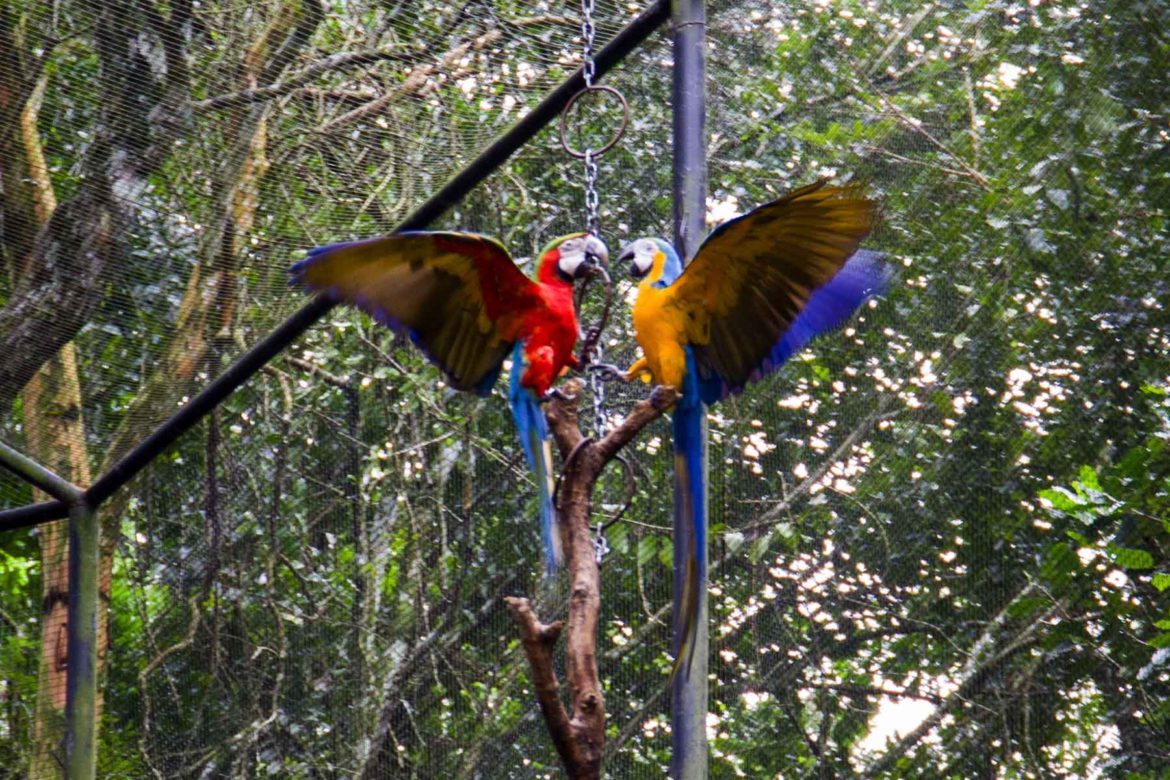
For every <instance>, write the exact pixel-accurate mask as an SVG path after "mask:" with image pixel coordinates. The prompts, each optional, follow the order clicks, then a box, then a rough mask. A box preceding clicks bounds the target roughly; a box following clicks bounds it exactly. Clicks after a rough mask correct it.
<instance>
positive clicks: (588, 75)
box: [581, 0, 601, 236]
mask: <svg viewBox="0 0 1170 780" xmlns="http://www.w3.org/2000/svg"><path fill="white" fill-rule="evenodd" d="M594 2H595V0H581V38H582V40H583V41H584V47H585V50H584V52H583V55H582V59H583V62H582V65H581V72H582V75H584V77H585V89H587V90H588V89H590V88H592V87H593V80H594V78H595V77H596V76H597V64H596V63H595V62H594V61H593V43H594V40H593V39H594V35H595V33H596V32H597V29H596V27H595V26H594V24H593V13H594V10H595V7H594ZM584 156H585V212H586V214H587V215H588V216H587V220H588V230H589V232H590V233H592V234H593V235H595V236H596V235H599V234H600V231H601V198H600V197H599V196H598V194H597V155H595V154H594V153H593V151H592V150H591V149H589V148H588V147H587V148H586V149H585V155H584Z"/></svg>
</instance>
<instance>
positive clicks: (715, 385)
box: [700, 249, 893, 404]
mask: <svg viewBox="0 0 1170 780" xmlns="http://www.w3.org/2000/svg"><path fill="white" fill-rule="evenodd" d="M883 258H884V255H883V254H882V253H880V252H871V251H869V250H868V249H861V250H858V251H857V252H854V253H853V255H851V256H850V258H849V259H848V260H847V261H845V265H844V266H842V267H841V270H840V271H838V272H837V274H836V275H835V276H834V277H833V278H832V279H830V280H829V282H828V283H827V284H825V285H823V286H821V287H818V288H817V289H816V290H814V291H813V293H812V295H810V296H809V298H808V302H807V303H806V304H805V307H804V308H803V309H802V310H801V311H800V313H799V314H798V315H796V318H795V319H794V320H793V321H792V324H791V325H789V326H788V329H787V330H785V331H784V333H782V334H781V335H780V338H779V339H778V340H777V342H776V344H775V346H773V347H772V351H771V352H770V353H769V354H768V356H767V357H766V358H764V360H762V361H761V362H760V365H759V367H758V368H757V369H756V371H755V372H754V373H753V375H752V380H753V381H756V380H759V379H761V378H763V377H764V376H767V375H768V374H770V373H772V372H773V371H775V370H776V369H778V368H780V366H782V365H783V364H784V363H785V361H787V360H788V358H790V357H792V356H793V355H795V354H796V353H797V352H799V351H800V350H802V349H804V347H805V345H807V344H808V343H809V342H810V341H812V340H813V339H814V338H816V337H817V336H819V335H821V334H822V333H827V332H829V331H831V330H833V329H835V328H839V327H841V325H843V324H844V323H845V321H846V320H848V319H849V317H850V316H852V315H853V312H854V311H856V310H857V308H858V307H859V306H861V304H863V303H865V302H866V301H867V300H869V299H870V298H871V297H873V296H875V295H881V294H883V293H884V292H885V291H886V290H887V289H888V288H889V286H890V280H891V279H892V278H893V272H892V269H891V268H890V266H889V264H888V263H886V262H885V261H884V259H883ZM741 390H743V387H736V386H732V385H729V384H728V383H727V382H725V381H724V380H723V379H722V378H721V377H719V376H718V375H714V374H712V375H709V376H706V377H703V378H702V379H701V380H700V394H701V396H702V398H703V402H704V403H708V404H712V403H715V402H716V401H719V400H721V399H723V398H726V397H727V396H728V395H733V394H736V393H739V392H740V391H741Z"/></svg>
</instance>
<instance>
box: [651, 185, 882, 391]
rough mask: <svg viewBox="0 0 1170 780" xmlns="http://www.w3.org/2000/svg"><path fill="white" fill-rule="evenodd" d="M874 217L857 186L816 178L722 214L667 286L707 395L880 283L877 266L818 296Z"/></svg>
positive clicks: (781, 353)
mask: <svg viewBox="0 0 1170 780" xmlns="http://www.w3.org/2000/svg"><path fill="white" fill-rule="evenodd" d="M874 217H875V206H874V204H873V202H872V201H870V200H868V199H866V198H865V197H864V196H863V194H862V192H861V189H860V188H859V187H857V186H856V185H849V186H844V187H837V186H828V185H826V184H825V183H824V182H818V183H816V184H812V185H809V186H807V187H803V188H801V189H799V190H796V191H794V192H791V193H789V194H787V195H785V196H784V197H782V198H778V199H777V200H774V201H772V202H771V203H767V204H764V205H763V206H760V207H758V208H756V209H753V210H752V211H750V212H748V213H747V214H744V215H743V216H740V217H736V218H735V219H732V220H729V221H728V222H725V223H723V224H722V225H720V226H719V227H718V228H716V229H715V230H714V231H713V232H712V233H711V235H710V236H708V237H707V240H706V241H704V242H703V244H702V246H700V247H699V251H698V253H697V254H696V256H695V259H694V260H693V261H692V262H691V263H690V264H689V265H688V266H687V268H686V270H685V271H684V272H683V273H682V275H681V276H679V278H678V280H677V281H676V282H675V283H674V284H673V285H671V286H670V288H669V289H670V291H671V293H672V300H671V303H672V304H673V305H675V306H678V307H679V308H680V309H682V310H683V311H685V312H686V313H687V317H688V320H687V340H688V341H689V342H690V344H691V345H692V346H693V348H694V354H695V364H696V366H697V368H698V372H699V379H700V386H701V387H700V391H701V394H702V398H703V401H704V402H705V403H713V402H714V401H717V400H719V399H720V398H724V397H726V396H727V395H729V394H732V393H738V392H740V391H741V390H743V387H744V385H745V384H747V383H748V382H749V381H755V380H757V379H759V378H761V377H762V376H764V375H766V374H768V373H770V372H771V371H773V370H775V369H776V368H778V367H779V365H780V364H781V363H782V362H783V361H784V359H785V358H787V357H788V355H789V354H791V353H792V352H793V351H795V350H796V349H799V346H797V345H801V346H802V345H803V344H804V343H805V342H807V341H808V339H809V338H811V337H812V336H814V335H816V334H817V333H821V332H823V331H824V330H828V329H830V328H832V327H836V326H837V325H839V324H840V323H841V322H842V321H844V319H845V318H847V317H848V316H849V314H851V313H852V312H853V310H854V309H855V308H856V307H857V306H858V305H860V304H861V302H862V301H864V300H865V297H867V296H868V295H870V294H872V293H873V292H876V291H877V289H878V288H879V287H880V286H881V285H882V283H883V279H885V278H886V277H885V276H884V275H883V274H884V272H882V273H881V274H879V275H878V276H876V277H874V278H873V279H872V280H868V279H867V280H863V281H862V283H861V284H860V286H858V285H857V284H854V283H852V282H851V283H850V284H848V285H842V286H841V287H840V288H838V289H837V290H835V291H834V292H833V293H832V294H829V295H826V296H822V297H820V298H818V297H816V296H815V293H816V292H817V291H818V289H821V288H825V287H826V286H828V285H830V284H831V283H832V282H833V280H834V278H835V277H836V276H837V275H838V272H839V271H841V269H842V267H843V266H844V265H845V264H846V261H847V260H849V258H850V257H851V256H852V255H853V254H854V252H855V251H856V250H857V247H858V245H859V244H860V243H861V241H862V239H864V238H865V237H866V235H868V234H869V231H870V229H871V228H872V226H873V223H874ZM868 254H872V253H868ZM863 265H866V264H863ZM880 267H881V264H880V263H876V264H875V268H874V269H872V270H875V271H877V270H880ZM858 270H859V271H860V272H862V273H864V272H865V271H866V270H870V269H869V266H868V265H866V267H865V268H861V267H859V269H858ZM871 282H872V284H871ZM855 288H856V289H855ZM802 315H803V317H802ZM790 332H791V334H792V335H791V336H789V335H788V334H789V333H790Z"/></svg>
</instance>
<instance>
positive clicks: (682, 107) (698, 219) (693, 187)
mask: <svg viewBox="0 0 1170 780" xmlns="http://www.w3.org/2000/svg"><path fill="white" fill-rule="evenodd" d="M672 22H673V24H672V26H673V32H674V244H675V247H676V248H677V249H678V253H679V255H680V256H681V257H682V258H683V259H684V261H685V262H690V260H691V258H692V257H694V255H695V252H696V251H697V250H698V248H699V244H700V242H701V241H702V239H703V234H704V232H705V227H706V205H707V134H706V102H705V93H704V88H705V63H704V47H705V45H706V41H705V38H706V29H707V27H706V25H707V17H706V11H705V9H704V7H703V0H674V3H673V5H672ZM703 417H704V418H705V417H706V415H703ZM701 437H702V442H703V446H702V458H703V478H702V479H701V480H699V481H698V482H699V484H698V485H691V484H689V480H688V479H687V478H686V475H685V474H682V473H679V469H678V467H677V466H676V469H675V496H676V497H677V496H680V494H681V491H691V490H698V491H699V492H700V493H701V495H698V496H695V497H694V499H695V506H693V507H692V509H693V512H694V514H693V515H692V514H690V513H689V512H687V511H685V510H684V508H683V506H684V502H683V501H680V500H678V499H677V498H676V500H675V514H674V606H675V609H674V614H675V620H674V631H673V634H674V652H675V656H676V657H678V653H679V652H680V650H681V649H682V647H683V640H684V636H683V634H684V631H685V626H684V625H683V622H682V620H681V619H680V616H681V615H682V613H683V611H684V610H683V609H682V608H681V607H682V602H683V595H684V593H685V592H686V574H687V572H686V568H687V567H686V560H687V555H688V551H689V550H691V549H694V550H696V554H697V555H698V556H699V559H700V561H701V562H702V565H701V567H700V571H702V572H705V571H706V569H707V566H706V562H707V548H706V546H703V547H700V546H699V545H698V544H697V540H696V534H695V528H694V522H695V521H696V520H697V521H698V522H702V523H705V522H706V520H707V426H706V422H705V421H704V423H703V428H702V433H701ZM676 463H677V459H676ZM680 480H681V482H680ZM698 597H699V604H698V610H697V612H698V614H697V616H696V618H695V619H696V620H697V621H698V629H697V631H696V633H695V637H694V648H693V652H692V654H691V656H690V668H689V674H676V675H674V680H673V682H672V685H671V691H670V730H671V747H672V750H671V760H670V769H671V771H670V776H671V778H673V780H705V778H706V777H707V580H706V576H705V575H704V576H703V577H702V578H701V580H700V582H699V594H698Z"/></svg>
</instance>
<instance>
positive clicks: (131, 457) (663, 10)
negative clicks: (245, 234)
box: [0, 0, 670, 530]
mask: <svg viewBox="0 0 1170 780" xmlns="http://www.w3.org/2000/svg"><path fill="white" fill-rule="evenodd" d="M669 17H670V0H656V1H655V2H654V3H653V4H652V5H650V6H649V7H648V8H647V9H646V10H645V11H643V12H642V13H641V14H640V15H639V16H638V17H636V18H635V19H634V20H633V21H632V22H630V23H629V24H628V25H626V27H625V28H624V29H622V31H621V32H619V33H618V34H617V35H615V36H614V37H613V39H612V40H610V42H609V43H607V44H606V45H605V47H604V48H603V49H602V50H601V51H599V52H598V53H597V57H596V58H595V60H594V63H595V66H596V69H597V75H598V76H601V75H603V74H605V73H606V72H607V71H609V70H611V69H612V68H613V67H614V66H615V65H617V64H618V63H619V62H621V61H622V60H623V59H624V58H625V57H626V55H628V54H629V53H630V52H632V51H633V50H634V49H635V48H637V47H638V46H639V45H640V44H641V43H642V42H643V41H645V40H646V39H647V38H649V37H650V35H652V34H653V33H654V31H655V30H657V29H658V27H660V26H661V25H662V23H663V22H665V21H666V20H667V19H668V18H669ZM584 86H585V77H584V74H583V72H582V71H581V70H578V71H577V72H576V73H574V74H573V75H572V76H570V77H569V78H568V79H566V80H565V81H564V82H562V83H561V85H560V86H558V87H556V88H555V89H554V90H553V91H552V92H550V93H549V94H548V95H546V96H545V97H544V99H543V100H541V102H540V103H539V104H538V105H537V106H536V107H535V108H533V109H532V111H531V112H529V113H528V114H526V115H525V116H524V117H523V118H522V119H520V120H519V121H518V122H517V123H516V124H514V125H513V126H512V127H511V128H509V129H508V130H507V131H506V132H505V133H504V134H503V135H501V136H500V137H499V138H497V139H496V140H495V141H493V142H492V143H491V144H490V145H489V146H488V147H487V148H486V149H484V150H483V152H481V153H480V155H479V156H478V157H476V158H475V159H474V160H472V161H471V162H470V163H469V164H468V165H467V167H465V168H464V169H463V170H462V171H460V172H459V173H458V174H456V175H455V176H454V177H452V178H451V179H450V180H449V181H448V182H447V183H446V184H445V185H444V186H443V187H442V189H440V190H439V191H438V192H437V193H435V194H434V195H433V196H432V197H431V198H430V199H429V200H428V201H426V202H425V203H423V204H422V205H421V206H419V207H418V209H416V210H415V211H414V213H412V214H411V215H410V216H409V217H407V218H406V219H405V220H404V221H403V222H402V224H400V225H399V226H398V227H397V228H396V230H418V229H421V228H425V227H426V226H427V225H429V224H430V223H431V222H433V221H434V220H435V219H436V218H437V217H439V216H440V215H441V214H442V213H443V212H444V211H446V210H447V209H449V208H450V207H451V206H453V205H455V204H456V203H458V202H459V201H460V200H461V199H462V198H463V197H464V196H465V195H466V194H467V193H468V192H469V191H470V190H471V189H472V188H474V187H475V186H476V185H477V184H479V183H480V182H482V181H483V180H484V179H486V178H487V177H488V176H490V175H491V174H492V173H493V172H495V171H496V170H497V169H498V168H499V167H500V166H501V165H502V164H503V163H504V162H505V161H507V159H508V158H509V157H511V156H512V155H513V154H514V153H515V152H516V151H517V150H518V149H520V148H521V147H522V146H523V145H524V144H525V143H527V142H528V141H529V140H531V139H532V137H533V136H535V135H536V134H537V133H538V132H540V130H541V129H543V128H544V127H545V126H546V125H547V124H548V123H549V122H551V121H552V120H553V119H555V118H556V117H557V115H558V114H559V113H560V112H561V110H562V109H563V108H564V107H565V104H567V103H568V102H569V99H570V98H572V96H573V95H574V94H576V93H577V92H578V91H580V90H581V88H582V87H584ZM332 307H333V304H332V302H330V301H328V300H326V299H324V298H321V297H317V298H315V299H313V300H312V301H310V302H309V303H308V304H306V305H305V306H304V307H303V308H301V309H300V310H299V311H297V312H295V313H294V314H293V315H292V316H291V317H289V318H288V319H287V320H285V321H284V322H283V323H282V324H281V325H279V326H278V327H277V328H276V329H275V330H274V331H272V332H271V333H270V334H268V336H266V337H265V338H264V339H262V340H261V341H259V342H258V343H257V344H256V345H255V346H253V347H252V348H251V349H250V350H248V351H247V352H245V353H244V354H242V355H241V356H240V357H239V358H237V359H236V362H235V363H233V364H232V365H230V366H229V367H228V368H227V369H226V370H225V371H224V372H223V373H222V374H220V375H219V376H218V377H216V378H215V379H214V380H212V382H211V383H210V384H208V385H207V386H206V387H205V388H203V390H202V391H200V392H199V393H198V394H197V395H196V396H195V397H194V398H192V399H191V400H190V401H188V402H187V404H186V405H185V406H183V408H182V409H180V410H179V411H178V412H176V413H175V414H174V415H172V416H171V417H170V418H169V419H167V420H166V421H165V422H163V423H162V424H161V425H159V427H158V428H156V429H155V430H154V431H153V432H151V433H150V434H149V435H148V436H147V437H146V438H145V439H143V440H142V441H141V442H139V443H138V445H136V446H135V447H134V449H132V450H131V451H130V452H128V453H126V455H125V456H124V457H123V458H122V459H121V460H120V461H118V462H117V463H115V464H114V465H113V466H111V467H110V469H109V470H108V471H107V472H106V473H105V474H103V475H102V476H101V477H100V478H98V480H97V481H96V482H94V483H93V485H91V486H90V488H89V490H87V491H86V492H85V499H86V501H87V503H88V504H89V505H90V506H93V507H96V506H98V505H99V504H100V503H101V502H102V501H104V500H105V499H107V498H109V497H110V495H112V494H113V493H114V491H116V490H117V489H118V488H120V487H122V486H123V485H125V484H126V483H127V482H129V481H130V480H131V479H133V478H134V477H135V476H136V475H137V474H138V473H139V472H140V471H142V469H144V468H145V467H146V466H147V465H148V464H149V463H150V462H151V461H152V460H154V458H156V457H157V456H158V455H159V454H160V453H162V452H163V451H164V450H165V449H166V448H168V447H170V446H171V445H172V444H174V443H175V441H176V440H177V439H178V438H179V437H180V436H182V435H183V433H185V432H186V431H188V430H190V428H191V427H192V426H194V425H195V424H196V423H198V422H199V421H200V420H201V419H203V417H204V416H206V415H207V414H208V413H209V412H210V411H211V410H212V409H214V408H215V407H216V406H218V405H219V404H220V403H221V402H222V401H223V400H224V399H226V398H227V397H228V396H229V395H231V394H232V393H233V392H235V390H236V389H237V388H239V387H240V385H242V384H244V382H246V381H248V379H249V378H251V376H252V375H253V374H255V373H256V372H257V371H259V370H260V369H261V368H263V366H264V365H265V364H266V363H267V362H268V361H269V360H271V359H272V358H273V357H275V356H276V355H277V354H278V353H280V351H281V350H283V349H285V348H286V347H288V346H289V345H290V344H292V343H293V342H294V341H295V340H296V339H297V338H299V337H300V336H301V335H302V334H303V333H304V332H305V331H306V330H308V329H309V327H311V326H312V325H313V323H315V322H316V321H317V320H318V319H320V318H321V317H322V316H323V315H324V314H325V313H326V312H327V311H329V309H331V308H332ZM67 514H68V507H67V506H66V505H65V504H64V503H46V504H37V505H33V506H28V507H20V508H17V509H10V510H6V511H2V512H0V530H11V529H14V528H22V527H25V526H28V525H34V524H36V523H42V522H45V521H48V520H55V519H58V518H61V517H65V516H66V515H67Z"/></svg>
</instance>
